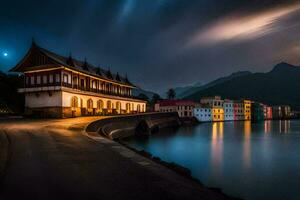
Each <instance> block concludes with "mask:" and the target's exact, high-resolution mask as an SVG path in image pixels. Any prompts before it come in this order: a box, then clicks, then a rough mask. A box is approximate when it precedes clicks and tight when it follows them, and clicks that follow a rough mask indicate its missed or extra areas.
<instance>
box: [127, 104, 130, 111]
mask: <svg viewBox="0 0 300 200" xmlns="http://www.w3.org/2000/svg"><path fill="white" fill-rule="evenodd" d="M126 112H127V113H129V112H130V103H126Z"/></svg>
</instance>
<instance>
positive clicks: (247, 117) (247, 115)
mask: <svg viewBox="0 0 300 200" xmlns="http://www.w3.org/2000/svg"><path fill="white" fill-rule="evenodd" d="M243 104H244V120H246V121H248V120H251V101H250V100H243Z"/></svg>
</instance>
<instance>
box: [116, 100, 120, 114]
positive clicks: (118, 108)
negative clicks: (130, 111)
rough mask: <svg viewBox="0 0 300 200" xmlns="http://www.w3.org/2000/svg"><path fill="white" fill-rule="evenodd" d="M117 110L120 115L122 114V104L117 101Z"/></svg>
mask: <svg viewBox="0 0 300 200" xmlns="http://www.w3.org/2000/svg"><path fill="white" fill-rule="evenodd" d="M116 110H117V112H118V113H120V112H121V102H119V101H117V103H116Z"/></svg>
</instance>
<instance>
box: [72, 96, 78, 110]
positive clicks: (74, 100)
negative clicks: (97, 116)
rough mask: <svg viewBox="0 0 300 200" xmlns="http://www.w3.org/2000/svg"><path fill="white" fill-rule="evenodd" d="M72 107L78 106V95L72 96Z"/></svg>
mask: <svg viewBox="0 0 300 200" xmlns="http://www.w3.org/2000/svg"><path fill="white" fill-rule="evenodd" d="M71 107H72V108H77V107H78V98H77V97H72V99H71Z"/></svg>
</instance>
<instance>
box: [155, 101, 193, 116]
mask: <svg viewBox="0 0 300 200" xmlns="http://www.w3.org/2000/svg"><path fill="white" fill-rule="evenodd" d="M194 108H195V102H194V101H190V100H161V101H158V102H157V103H156V104H155V106H154V109H155V112H177V113H178V116H179V117H181V118H191V117H193V116H194V115H193V110H194Z"/></svg>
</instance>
